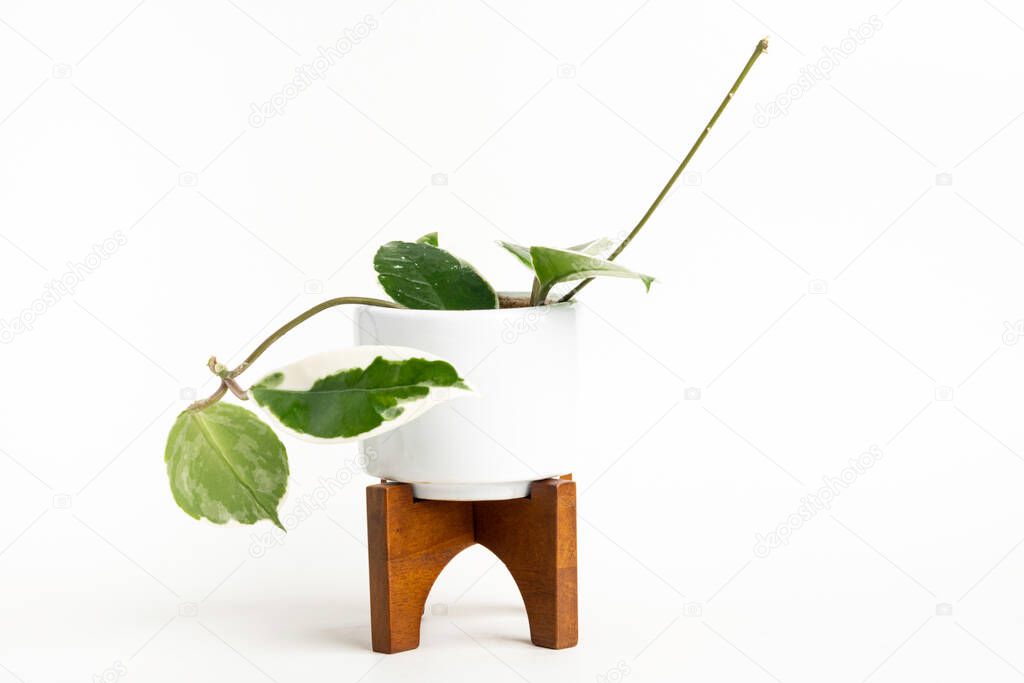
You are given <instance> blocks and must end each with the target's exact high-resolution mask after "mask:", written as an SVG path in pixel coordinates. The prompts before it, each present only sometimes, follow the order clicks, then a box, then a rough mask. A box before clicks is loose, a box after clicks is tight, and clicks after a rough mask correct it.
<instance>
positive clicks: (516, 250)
mask: <svg viewBox="0 0 1024 683" xmlns="http://www.w3.org/2000/svg"><path fill="white" fill-rule="evenodd" d="M498 244H500V245H501V246H503V247H505V249H506V250H508V251H509V252H510V253H511V254H512V255H513V256H515V257H516V258H517V259H519V262H520V263H522V264H523V265H524V266H526V267H527V268H529V269H530V270H533V257H531V256H530V247H524V246H523V245H521V244H513V243H512V242H502V241H501V240H499V241H498ZM614 247H615V242H613V241H612V240H610V239H608V238H607V237H598V238H597V239H596V240H590V241H589V242H584V243H583V244H577V245H576V246H574V247H569V248H568V250H569V251H575V252H579V253H581V254H586V255H587V256H598V257H600V258H604V256H605V255H606V254H610V253H611V251H612V249H613V248H614Z"/></svg>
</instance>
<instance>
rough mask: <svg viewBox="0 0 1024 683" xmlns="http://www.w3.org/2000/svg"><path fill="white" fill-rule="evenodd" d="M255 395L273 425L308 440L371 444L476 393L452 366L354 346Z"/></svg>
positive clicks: (269, 382) (257, 388)
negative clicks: (437, 408) (369, 441)
mask: <svg viewBox="0 0 1024 683" xmlns="http://www.w3.org/2000/svg"><path fill="white" fill-rule="evenodd" d="M249 393H250V394H251V395H252V397H253V399H255V401H256V403H257V404H259V405H260V407H262V408H263V409H264V410H265V411H266V412H267V414H268V415H269V416H270V417H271V419H272V420H273V421H274V422H276V423H277V424H279V425H280V426H282V427H285V428H287V429H288V430H289V431H291V432H293V433H295V434H296V435H298V436H300V437H302V438H305V439H307V440H311V441H315V442H318V443H325V442H326V443H343V442H346V441H352V440H355V439H365V438H368V437H371V436H376V435H378V434H383V433H384V432H388V431H391V430H392V429H395V428H396V427H400V426H402V425H403V424H405V423H407V422H409V421H411V420H414V419H416V418H417V417H419V416H420V415H422V414H423V413H425V412H426V411H427V410H429V409H430V408H432V407H434V406H436V405H437V404H439V403H441V402H444V401H447V400H451V399H453V398H459V397H462V396H467V395H469V394H470V393H471V390H470V389H469V387H468V386H467V385H466V383H465V382H464V381H463V380H462V378H461V377H459V375H458V372H457V371H456V370H455V368H454V367H452V365H451V364H450V363H448V362H447V361H444V360H442V359H440V358H438V357H436V356H434V355H431V354H429V353H426V352H424V351H420V350H418V349H410V348H406V347H401V346H398V347H396V346H354V347H350V348H345V349H339V350H337V351H327V352H324V353H318V354H315V355H312V356H309V357H307V358H304V359H302V360H300V361H298V362H295V363H292V364H291V365H288V366H285V367H283V368H281V369H280V370H277V371H276V372H272V373H270V374H269V375H267V376H266V377H265V378H264V379H263V380H261V381H260V382H258V383H256V384H255V385H253V387H252V388H251V389H250V390H249Z"/></svg>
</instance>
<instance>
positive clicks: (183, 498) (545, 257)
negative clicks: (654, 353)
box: [164, 39, 767, 528]
mask: <svg viewBox="0 0 1024 683" xmlns="http://www.w3.org/2000/svg"><path fill="white" fill-rule="evenodd" d="M766 49H767V39H764V40H762V41H761V42H760V43H758V45H757V47H756V48H755V49H754V52H753V54H752V55H751V56H750V58H749V60H748V61H747V63H746V65H745V66H744V68H743V70H742V71H741V72H740V75H739V77H738V78H737V79H736V81H735V83H734V84H733V86H732V88H731V89H730V90H729V93H728V94H727V95H726V97H725V99H724V100H723V101H722V103H721V104H720V105H719V107H718V109H717V110H716V111H715V113H714V115H713V116H712V117H711V120H710V121H709V123H708V125H707V126H706V127H705V128H704V130H703V131H702V132H701V133H700V135H699V136H698V138H697V140H696V142H695V143H694V145H693V147H692V148H691V149H690V151H689V152H688V153H687V155H686V157H685V158H684V159H683V161H682V162H681V163H680V164H679V166H678V168H676V170H675V172H674V173H673V174H672V176H671V177H670V178H669V180H668V182H667V183H666V184H665V186H664V187H663V189H662V190H661V192H660V193H659V194H658V196H657V197H656V198H655V200H654V202H653V203H652V204H651V206H650V207H649V208H648V209H647V211H646V212H645V213H644V215H643V217H642V218H641V219H640V221H639V222H638V223H637V225H636V226H635V227H634V228H633V229H632V230H631V231H630V232H629V234H628V235H627V236H626V237H625V239H623V240H622V241H621V242H620V243H618V244H617V245H616V244H615V243H613V242H611V241H610V240H607V239H599V240H593V241H590V242H585V243H583V244H579V245H576V246H572V247H568V248H556V247H546V246H529V247H527V246H523V245H517V244H511V243H507V242H502V243H500V244H501V246H502V247H503V248H504V249H506V250H507V251H508V252H509V253H510V254H511V255H512V256H513V257H514V258H516V259H518V261H519V262H520V263H522V265H523V266H525V267H526V268H527V269H528V270H529V272H530V274H531V275H530V281H531V287H530V291H529V293H526V292H523V293H518V294H516V293H508V294H505V293H497V292H495V290H494V288H493V287H492V286H491V285H490V283H488V281H487V280H486V279H485V278H484V277H482V276H481V275H480V273H478V272H477V271H476V270H475V269H474V268H473V267H472V266H471V265H470V264H468V263H467V262H465V261H463V260H462V259H459V258H458V257H457V256H455V255H453V254H452V253H451V252H449V251H448V250H447V249H445V248H442V246H441V244H440V242H439V237H438V234H437V233H430V234H428V235H424V236H423V237H421V238H419V239H418V240H416V241H395V242H389V243H387V244H385V245H383V246H382V247H380V249H379V250H378V251H377V253H376V255H375V256H374V260H373V265H374V269H375V270H376V272H377V276H378V281H379V282H380V284H381V286H382V288H383V289H384V291H385V292H386V293H387V294H388V295H389V296H390V297H391V300H390V301H388V300H382V299H375V298H367V297H340V298H335V299H330V300H328V301H324V302H322V303H320V304H318V305H317V306H314V307H313V308H311V309H309V310H307V311H305V312H303V313H302V314H300V315H299V316H297V317H296V318H294V319H292V320H291V321H289V322H288V323H286V324H285V325H283V326H282V327H281V328H280V329H278V330H277V331H275V332H274V333H273V334H271V335H270V336H269V337H268V338H267V339H266V340H264V341H263V343H261V344H260V345H259V346H258V347H257V348H256V349H255V350H254V351H253V352H252V353H251V354H249V356H248V357H247V358H246V359H245V360H244V361H242V362H241V363H240V364H239V365H237V366H236V367H234V368H230V369H229V368H228V367H226V366H224V365H222V364H221V363H219V362H218V361H217V359H216V358H210V360H209V361H208V363H207V365H208V367H209V368H210V371H211V372H213V373H214V374H215V375H216V376H217V377H218V378H219V379H220V384H219V386H218V388H217V390H216V391H215V392H214V393H213V394H212V395H211V396H209V397H207V398H205V399H202V400H200V401H196V402H195V403H194V404H192V405H191V406H189V407H188V408H187V409H186V410H185V411H183V412H182V413H181V414H180V415H178V417H177V419H176V420H175V423H174V425H173V427H172V428H171V432H170V435H169V436H168V440H167V446H166V449H165V454H164V458H165V461H166V464H167V472H168V477H169V479H170V484H171V491H172V493H173V495H174V499H175V501H176V502H177V503H178V505H179V506H180V507H181V508H182V509H183V510H185V512H187V513H188V514H189V515H191V516H192V517H195V518H197V519H198V518H206V519H209V520H211V521H213V522H216V523H225V522H228V521H230V520H235V521H238V522H241V523H244V524H252V523H255V522H257V521H259V520H261V519H269V520H271V521H272V522H274V523H275V524H276V525H278V526H282V525H281V522H280V520H279V518H278V514H277V509H278V505H279V503H280V501H281V499H282V497H283V496H284V494H285V491H286V488H287V479H288V458H287V454H286V449H285V446H284V444H283V443H282V442H281V440H280V439H279V438H278V436H277V434H276V432H275V429H274V428H272V427H271V425H274V426H275V427H277V428H278V429H284V430H286V431H290V432H292V433H293V434H295V435H296V436H299V437H301V438H304V439H309V440H312V441H315V442H317V443H339V442H344V441H351V440H359V441H360V442H361V444H362V445H361V448H362V449H363V454H364V456H365V458H363V461H364V462H365V463H366V470H367V472H368V473H370V474H372V475H374V476H377V477H380V478H382V479H388V480H394V481H400V482H406V483H410V484H412V486H413V492H414V495H415V496H417V497H419V498H426V499H441V500H500V499H508V498H516V497H523V496H525V495H527V492H528V489H529V485H530V482H531V481H534V480H538V479H544V478H548V477H553V476H557V475H561V474H565V473H567V472H569V471H571V470H572V467H573V455H574V450H575V446H574V434H573V430H572V425H571V424H567V423H566V421H565V419H564V415H565V407H569V408H570V409H571V407H572V406H573V405H574V394H575V389H576V374H575V362H576V361H575V359H576V357H577V353H576V317H577V311H576V308H575V305H574V303H573V299H574V297H575V296H576V295H577V294H578V293H579V292H580V290H582V289H583V288H584V287H586V285H587V284H588V283H589V282H591V281H592V280H593V279H594V278H597V277H618V278H631V279H637V280H640V281H641V282H642V284H643V285H644V287H645V288H646V289H648V290H649V289H650V286H651V283H652V282H653V278H652V277H650V276H648V275H644V274H642V273H637V272H634V271H632V270H629V269H627V268H624V267H622V266H620V265H618V264H617V263H616V262H615V260H616V258H617V257H618V256H619V254H621V253H622V251H623V250H624V249H625V248H626V247H627V246H628V245H629V243H630V242H631V241H632V240H633V238H634V237H635V236H636V235H637V233H639V231H640V230H641V229H642V228H643V226H644V225H645V224H646V223H647V221H648V220H649V219H650V217H651V215H652V214H653V213H654V211H655V210H656V209H657V208H658V206H659V204H660V203H661V201H662V200H663V199H664V198H665V196H666V195H667V194H668V192H669V190H670V189H671V188H672V186H673V184H674V183H675V181H676V179H677V178H678V177H679V176H680V175H681V174H682V172H683V170H684V169H685V168H686V166H687V164H688V163H689V161H690V159H691V158H692V157H693V155H694V154H695V152H696V151H697V149H698V148H699V147H700V145H701V143H702V142H703V141H704V138H705V137H706V136H707V134H708V132H709V131H710V130H711V128H712V126H713V125H714V124H715V122H716V121H717V120H718V117H719V116H720V115H721V113H722V111H723V110H724V109H725V107H726V106H727V105H728V103H729V102H730V101H731V100H732V98H733V95H734V94H735V93H736V91H737V89H738V88H739V86H740V84H741V83H742V82H743V79H744V78H745V77H746V75H747V72H748V71H749V70H750V68H751V67H752V66H753V64H754V62H755V60H756V59H757V58H758V56H759V55H760V54H761V53H762V52H764V51H765V50H766ZM613 247H614V248H613ZM570 287H571V288H570ZM341 305H354V306H356V307H357V309H356V315H355V323H356V344H357V345H356V346H354V347H352V348H348V349H340V350H334V351H328V352H324V353H319V354H315V355H312V356H309V357H307V358H304V359H302V360H299V361H297V362H295V363H292V364H290V365H288V366H285V367H283V368H281V369H279V370H276V371H274V372H270V373H268V374H266V375H265V376H264V377H263V378H262V379H261V380H259V381H258V382H256V383H255V384H253V385H252V386H251V387H250V388H249V389H247V390H246V389H243V388H242V387H241V385H240V384H239V381H238V378H239V377H240V375H242V373H244V372H245V371H246V370H248V369H249V368H250V367H251V366H252V364H253V363H254V362H255V361H256V360H257V359H258V358H259V357H260V356H261V355H262V354H263V353H264V352H265V351H266V350H267V349H268V348H269V347H270V346H271V345H272V344H274V342H276V341H277V340H278V339H280V338H281V337H282V336H283V335H285V334H287V333H288V332H289V331H290V330H291V329H293V328H294V327H296V326H297V325H300V324H301V323H303V322H304V321H305V320H307V319H309V318H310V317H312V316H314V315H316V314H317V313H319V312H321V311H323V310H326V309H328V308H331V307H334V306H341ZM501 344H512V347H511V348H512V351H511V352H510V353H507V354H503V358H502V361H503V362H502V363H501V364H500V365H498V366H494V367H487V366H485V367H483V368H481V370H480V372H479V373H478V374H477V375H476V376H475V378H474V381H473V383H472V384H473V386H470V384H469V383H468V382H467V381H466V379H465V378H464V377H463V373H468V372H469V371H470V370H473V369H474V367H475V366H477V364H478V363H479V362H480V360H481V359H482V358H483V357H485V356H486V355H487V354H488V353H490V352H491V351H493V350H494V349H495V348H496V347H497V346H499V345H501ZM538 392H543V393H544V397H545V399H546V400H543V401H541V400H537V398H538V396H537V394H538ZM228 393H231V394H233V395H234V396H235V397H236V398H238V399H240V400H243V401H247V400H251V401H252V402H253V403H255V404H256V405H257V406H259V407H260V408H261V409H262V411H263V412H264V413H265V415H266V416H267V418H268V420H269V422H270V424H268V423H267V422H264V421H263V420H260V419H259V418H258V417H257V416H256V415H255V414H253V413H252V412H250V411H249V410H246V409H245V408H242V407H240V406H237V405H230V404H226V403H222V402H221V399H222V398H223V397H224V396H225V395H226V394H228ZM470 397H471V398H470ZM461 398H465V400H459V401H457V402H454V403H449V402H450V401H452V400H453V399H461ZM441 404H445V409H440V410H431V409H432V408H435V407H436V406H439V405H441ZM552 404H555V405H558V406H561V407H563V409H561V410H552V409H551V407H550V406H551V405H552ZM282 528H283V527H282Z"/></svg>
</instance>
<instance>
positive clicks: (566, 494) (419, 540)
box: [366, 478, 579, 654]
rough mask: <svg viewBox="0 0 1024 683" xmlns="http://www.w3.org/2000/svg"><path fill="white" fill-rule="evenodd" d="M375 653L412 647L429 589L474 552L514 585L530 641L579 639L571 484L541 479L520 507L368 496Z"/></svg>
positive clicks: (400, 492)
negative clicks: (490, 556) (498, 564)
mask: <svg viewBox="0 0 1024 683" xmlns="http://www.w3.org/2000/svg"><path fill="white" fill-rule="evenodd" d="M366 518H367V519H366V521H367V531H368V543H367V544H368V546H369V558H370V621H371V631H372V641H373V649H374V650H375V651H376V652H384V653H388V654H390V653H394V652H402V651H404V650H412V649H414V648H416V647H417V646H418V645H419V642H420V619H421V617H422V615H423V607H424V604H425V603H426V600H427V596H428V594H429V593H430V588H431V586H433V584H434V581H435V580H436V579H437V577H438V575H439V574H440V573H441V570H442V569H444V567H445V565H447V564H448V562H449V561H450V560H451V559H452V558H453V557H455V555H457V554H458V553H460V552H462V551H463V550H464V549H466V548H468V547H469V546H471V545H473V544H474V543H480V544H481V545H483V546H484V547H486V548H488V549H489V550H490V551H491V552H493V553H494V554H495V555H496V556H497V557H498V558H499V559H500V560H501V561H502V562H503V563H504V564H505V566H506V567H507V568H508V570H509V572H510V573H511V574H512V578H513V579H515V582H516V585H517V586H519V592H520V593H521V594H522V597H523V603H524V605H525V606H526V613H527V617H528V618H529V623H530V639H531V640H532V641H533V643H534V644H535V645H539V646H541V647H548V648H555V649H561V648H566V647H572V646H573V645H576V642H577V640H578V628H579V624H578V618H577V596H576V483H575V482H573V481H571V480H570V479H562V478H560V479H545V480H542V481H535V482H533V484H531V486H530V496H529V497H528V498H516V499H513V500H496V501H477V502H461V501H438V500H415V499H413V497H412V487H411V486H409V485H408V484H399V483H382V484H374V485H372V486H368V487H367V488H366Z"/></svg>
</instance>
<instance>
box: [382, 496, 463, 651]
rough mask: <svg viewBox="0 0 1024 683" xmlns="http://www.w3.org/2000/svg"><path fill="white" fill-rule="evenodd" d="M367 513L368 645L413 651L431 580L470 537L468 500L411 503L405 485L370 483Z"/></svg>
mask: <svg viewBox="0 0 1024 683" xmlns="http://www.w3.org/2000/svg"><path fill="white" fill-rule="evenodd" d="M366 513H367V514H366V522H367V546H368V550H369V556H370V623H371V631H372V641H373V649H374V651H375V652H384V653H387V654H391V653H394V652H403V651H405V650H412V649H414V648H416V647H418V646H419V644H420V618H421V617H422V616H423V606H424V604H425V603H426V601H427V595H428V594H429V593H430V587H431V586H433V585H434V580H435V579H437V575H438V574H440V573H441V570H442V569H444V567H445V565H446V564H448V561H449V560H451V559H452V558H453V557H455V556H456V555H457V554H458V553H459V552H461V551H462V550H464V549H465V548H468V547H469V546H471V545H473V543H474V542H475V541H474V540H473V507H472V503H457V502H448V501H436V500H424V501H415V502H414V501H413V497H412V487H411V486H409V485H408V484H375V485H373V486H369V487H367V489H366Z"/></svg>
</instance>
